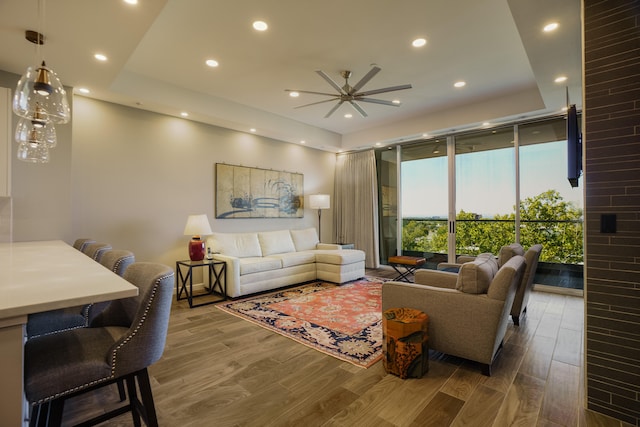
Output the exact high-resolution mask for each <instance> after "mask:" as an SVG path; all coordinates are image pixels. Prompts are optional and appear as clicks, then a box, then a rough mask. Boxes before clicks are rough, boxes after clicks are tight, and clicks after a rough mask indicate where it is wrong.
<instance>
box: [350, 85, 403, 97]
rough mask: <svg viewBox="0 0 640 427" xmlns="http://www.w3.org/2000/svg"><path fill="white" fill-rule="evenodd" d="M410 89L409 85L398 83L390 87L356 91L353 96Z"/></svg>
mask: <svg viewBox="0 0 640 427" xmlns="http://www.w3.org/2000/svg"><path fill="white" fill-rule="evenodd" d="M404 89H411V85H399V86H391V87H383V88H382V89H373V90H365V91H364V92H360V93H356V94H354V95H353V96H369V95H375V94H377V93H385V92H394V91H396V90H404Z"/></svg>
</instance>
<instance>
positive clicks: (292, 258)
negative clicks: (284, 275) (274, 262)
mask: <svg viewBox="0 0 640 427" xmlns="http://www.w3.org/2000/svg"><path fill="white" fill-rule="evenodd" d="M269 258H276V259H279V260H280V261H281V262H282V267H283V268H286V267H292V266H294V265H303V264H312V263H314V262H316V255H315V254H314V253H313V252H311V251H306V252H287V253H285V254H274V255H269Z"/></svg>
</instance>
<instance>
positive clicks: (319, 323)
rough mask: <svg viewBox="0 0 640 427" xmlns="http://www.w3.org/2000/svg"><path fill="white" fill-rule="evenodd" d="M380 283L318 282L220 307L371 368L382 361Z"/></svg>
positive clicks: (368, 280) (328, 352)
mask: <svg viewBox="0 0 640 427" xmlns="http://www.w3.org/2000/svg"><path fill="white" fill-rule="evenodd" d="M381 293H382V281H378V280H377V279H374V278H366V279H362V280H358V281H354V282H351V283H347V284H344V285H342V286H336V285H335V284H332V283H323V282H316V283H311V284H308V285H303V286H300V287H297V288H293V289H286V290H282V291H279V292H274V293H271V294H268V295H259V296H256V297H251V298H246V299H242V300H237V301H231V302H226V303H222V304H218V305H217V307H218V308H219V309H220V310H222V311H225V312H227V313H229V314H232V315H234V316H238V317H240V318H242V319H245V320H248V321H250V322H253V323H255V324H257V325H260V326H262V327H264V328H267V329H269V330H272V331H274V332H277V333H279V334H281V335H284V336H286V337H288V338H291V339H293V340H295V341H297V342H299V343H301V344H304V345H306V346H309V347H311V348H314V349H316V350H318V351H321V352H323V353H326V354H329V355H331V356H333V357H336V358H338V359H340V360H344V361H346V362H350V363H353V364H354V365H357V366H361V367H364V368H368V367H369V366H371V365H373V364H374V363H375V362H377V361H378V360H380V358H381V357H382V326H381V322H382V311H381V310H382V309H381Z"/></svg>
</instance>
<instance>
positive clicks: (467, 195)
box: [402, 141, 583, 218]
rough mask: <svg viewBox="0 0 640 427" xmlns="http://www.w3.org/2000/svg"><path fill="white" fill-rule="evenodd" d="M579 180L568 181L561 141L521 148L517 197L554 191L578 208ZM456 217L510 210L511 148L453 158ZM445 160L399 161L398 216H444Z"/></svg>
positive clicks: (512, 185) (512, 197)
mask: <svg viewBox="0 0 640 427" xmlns="http://www.w3.org/2000/svg"><path fill="white" fill-rule="evenodd" d="M582 182H583V180H582V178H580V185H579V186H578V187H577V188H571V186H570V185H569V181H568V180H567V153H566V141H558V142H552V143H546V144H535V145H527V146H523V147H520V198H521V199H522V200H524V199H525V198H527V197H532V196H536V195H538V194H540V193H543V192H545V191H547V190H550V189H556V190H557V191H558V192H559V193H560V194H561V195H562V197H563V198H564V200H567V201H573V202H575V203H577V204H578V206H580V207H582V191H583V188H582ZM456 187H457V188H456V212H460V211H461V210H464V211H465V212H473V213H476V214H480V215H482V216H483V217H484V218H491V217H493V216H494V215H496V214H507V213H512V212H513V211H514V210H513V207H514V205H515V161H514V149H513V148H506V149H501V150H491V151H481V152H476V153H468V154H458V155H456ZM447 196H448V188H447V159H446V157H444V156H443V157H437V158H432V159H423V160H413V161H407V162H402V217H405V218H406V217H434V216H435V217H441V218H446V217H447V210H448V207H447Z"/></svg>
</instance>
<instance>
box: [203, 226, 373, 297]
mask: <svg viewBox="0 0 640 427" xmlns="http://www.w3.org/2000/svg"><path fill="white" fill-rule="evenodd" d="M207 247H208V248H209V250H210V251H211V252H213V259H215V260H217V261H224V262H226V263H227V266H226V269H227V271H226V290H227V295H228V296H229V297H232V298H237V297H240V296H243V295H249V294H253V293H256V292H262V291H267V290H271V289H276V288H280V287H283V286H288V285H293V284H296V283H302V282H308V281H310V280H316V279H319V280H326V281H329V282H333V283H345V282H348V281H350V280H355V279H359V278H361V277H364V257H365V254H364V252H363V251H360V250H357V249H342V248H341V246H340V245H334V244H326V243H319V241H318V233H317V232H316V229H315V228H306V229H301V230H278V231H265V232H254V233H213V234H211V235H210V236H209V237H208V238H207Z"/></svg>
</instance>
